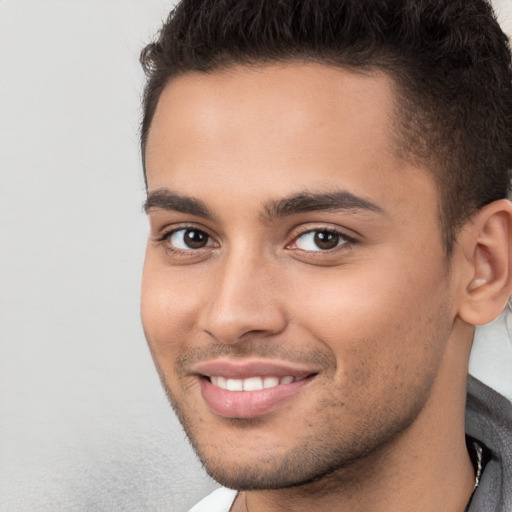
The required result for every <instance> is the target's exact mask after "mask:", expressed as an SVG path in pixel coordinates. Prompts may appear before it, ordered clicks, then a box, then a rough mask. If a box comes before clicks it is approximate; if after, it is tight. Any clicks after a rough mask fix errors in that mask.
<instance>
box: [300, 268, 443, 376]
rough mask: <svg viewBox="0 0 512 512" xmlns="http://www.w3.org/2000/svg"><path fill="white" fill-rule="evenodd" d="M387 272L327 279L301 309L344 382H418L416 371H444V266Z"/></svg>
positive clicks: (347, 272)
mask: <svg viewBox="0 0 512 512" xmlns="http://www.w3.org/2000/svg"><path fill="white" fill-rule="evenodd" d="M413 261H415V260H413ZM380 268H386V272H382V271H381V270H380ZM380 268H371V267H369V266H365V269H364V272H362V271H360V272H359V271H358V270H357V269H356V268H355V266H354V267H353V268H346V269H339V271H337V272H338V273H337V275H335V276H333V275H332V274H330V275H329V274H328V273H326V274H325V277H320V278H319V279H318V278H317V279H316V282H315V284H314V285H310V286H308V294H304V295H302V299H301V300H300V302H299V303H298V308H300V309H301V312H299V311H298V310H297V311H296V312H295V313H294V315H293V316H294V317H295V318H297V319H299V320H298V321H299V322H300V323H301V326H302V328H303V329H307V330H308V331H310V332H312V333H313V334H314V335H315V338H317V339H319V340H320V341H321V342H322V343H324V344H325V345H327V347H328V349H329V350H330V351H331V352H332V353H333V354H334V357H335V358H336V361H337V365H338V370H337V373H338V375H339V376H340V377H339V378H340V379H343V375H345V377H346V376H347V374H348V373H350V374H351V375H350V376H351V378H354V379H355V378H357V379H359V380H361V379H370V378H373V377H371V376H372V375H373V376H375V375H378V376H379V378H381V379H382V380H385V379H396V377H394V374H396V373H399V374H405V373H407V374H410V378H411V379H412V378H413V374H414V372H416V371H419V372H420V373H421V372H422V371H425V372H428V371H431V370H432V368H433V367H434V366H436V365H437V363H438V360H439V357H440V354H441V353H442V350H443V346H444V342H445V340H446V338H447V335H448V334H449V330H450V325H451V322H450V313H449V308H448V306H447V303H448V300H447V296H448V291H447V284H446V273H445V271H444V267H439V268H438V267H435V266H434V268H432V266H430V267H426V268H430V269H431V271H430V272H421V271H418V270H417V269H414V268H411V269H410V271H407V267H406V266H401V265H392V264H390V263H388V264H383V265H382V266H381V267H380ZM436 269H437V270H436ZM436 272H437V275H436Z"/></svg>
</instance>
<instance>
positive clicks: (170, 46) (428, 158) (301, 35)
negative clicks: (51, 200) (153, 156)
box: [141, 0, 512, 253]
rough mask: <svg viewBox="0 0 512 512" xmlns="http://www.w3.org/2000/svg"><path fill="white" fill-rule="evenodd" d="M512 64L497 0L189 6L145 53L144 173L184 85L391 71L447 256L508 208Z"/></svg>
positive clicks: (187, 0) (185, 3) (402, 139)
mask: <svg viewBox="0 0 512 512" xmlns="http://www.w3.org/2000/svg"><path fill="white" fill-rule="evenodd" d="M510 59H511V56H510V47H509V45H508V38H507V37H506V35H505V34H504V33H503V32H502V30H501V29H500V27H499V24H498V22H497V21H496V18H495V15H494V12H493V10H492V7H491V5H490V3H489V2H488V1H487V0H393V1H389V0H182V1H181V3H180V4H179V5H178V6H177V7H176V8H175V9H174V10H173V11H172V12H171V13H170V15H169V18H168V19H167V22H166V23H165V24H164V26H163V27H162V29H161V31H160V33H159V36H158V38H157V40H156V41H155V42H153V43H151V44H149V45H148V46H146V48H144V50H143V51H142V54H141V62H142V65H143V67H144V70H145V72H146V74H147V77H148V81H147V84H146V88H145V91H144V99H143V108H144V114H143V121H142V128H141V148H142V158H143V165H144V159H145V146H146V140H147V136H148V132H149V128H150V125H151V121H152V118H153V115H154V112H155V109H156V106H157V103H158V99H159V97H160V94H161V92H162V90H163V89H164V87H165V86H166V84H167V83H168V81H169V80H170V79H171V78H173V77H175V76H177V75H179V74H182V73H186V72H188V71H200V72H210V71H215V70H220V69H223V68H226V67H230V66H234V65H254V64H261V63H272V62H282V61H294V60H300V61H304V60H305V61H314V62H320V63H325V64H327V65H333V66H339V67H343V68H346V69H353V70H359V71H362V72H365V71H374V70H377V71H383V72H385V73H386V74H388V75H389V76H390V77H391V78H392V79H393V80H394V83H395V85H396V90H397V105H398V108H397V115H396V116H395V119H394V123H395V128H396V130H395V134H396V142H397V144H396V147H397V149H398V151H399V152H400V153H401V154H402V155H403V156H404V157H406V158H413V159H416V160H419V161H421V162H423V163H425V164H426V165H427V166H428V167H429V169H431V170H432V171H433V172H434V174H435V176H436V180H437V184H438V187H439V193H440V206H441V208H440V219H441V226H442V232H443V236H444V239H445V244H446V247H447V249H448V253H449V252H450V251H451V247H452V244H453V241H454V239H455V233H456V231H457V229H458V228H459V227H460V226H461V225H462V224H463V223H464V221H466V220H467V219H468V218H469V216H470V215H471V214H472V213H473V212H474V211H475V210H476V209H479V208H481V207H482V206H484V205H486V204H488V203H490V202H492V201H494V200H497V199H501V198H504V197H507V193H508V189H509V184H510V180H509V171H510V170H511V168H512V91H511V86H512V75H511V61H510Z"/></svg>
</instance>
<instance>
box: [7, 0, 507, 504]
mask: <svg viewBox="0 0 512 512" xmlns="http://www.w3.org/2000/svg"><path fill="white" fill-rule="evenodd" d="M498 4H499V9H500V10H501V12H502V18H503V20H504V26H505V27H506V28H507V29H509V32H512V30H510V29H511V28H512V0H501V2H496V5H498ZM171 5H172V4H171V2H164V1H163V0H0V511H1V512H8V511H9V512H11V511H12V512H25V511H30V512H34V511H45V512H48V511H52V512H61V511H77V512H79V511H109V512H112V511H114V512H115V511H125V510H126V511H145V510H147V511H164V510H165V511H166V512H182V511H185V510H187V509H188V507H189V506H190V505H192V504H193V503H194V502H196V501H197V500H198V499H199V497H200V496H203V495H205V494H207V493H208V492H209V490H210V489H212V488H213V486H214V484H213V483H212V482H211V481H210V480H209V479H208V478H207V477H206V476H205V475H204V474H203V472H202V471H201V468H200V465H199V463H198V462H197V461H196V459H195V456H194V455H193V454H192V452H191V450H190V448H189V446H188V443H187V442H186V441H185V437H184V434H183V432H182V431H181V428H180V427H179V425H178V423H177V420H176V419H175V417H174V415H173V413H172V412H171V410H170V407H169V405H168V403H167V400H166V398H165V397H164V393H163V391H162V390H161V387H160V384H159V382H158V379H157V376H156V372H155V370H154V368H153V364H152V361H151V359H150V356H149V353H148V350H147V348H146V345H145V341H144V336H143V333H142V329H141V325H140V320H139V282H140V273H141V267H142V260H143V253H144V245H145V238H146V234H147V228H146V221H145V219H144V216H143V214H142V210H141V205H142V201H143V199H144V190H143V180H142V176H141V167H140V155H139V149H138V140H137V138H138V124H139V118H140V107H139V104H140V93H141V89H142V83H143V75H142V71H141V70H140V66H139V64H138V54H139V51H140V49H141V48H142V46H143V45H144V44H145V43H146V42H148V41H149V39H150V38H151V37H152V36H153V35H154V33H155V31H156V30H157V28H158V26H159V25H160V21H161V19H162V18H164V17H165V16H166V15H167V12H168V11H169V9H170V7H171Z"/></svg>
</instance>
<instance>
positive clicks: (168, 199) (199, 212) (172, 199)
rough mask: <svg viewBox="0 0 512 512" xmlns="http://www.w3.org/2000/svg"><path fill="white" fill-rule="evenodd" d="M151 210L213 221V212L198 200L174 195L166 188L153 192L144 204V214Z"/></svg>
mask: <svg viewBox="0 0 512 512" xmlns="http://www.w3.org/2000/svg"><path fill="white" fill-rule="evenodd" d="M152 210H166V211H174V212H180V213H187V214H190V215H196V216H198V217H203V218H205V219H214V218H215V215H214V214H213V212H212V211H211V210H210V209H209V208H208V207H207V206H206V205H205V204H204V203H203V202H202V201H200V200H198V199H195V198H193V197H188V196H182V195H180V194H176V193H175V192H172V191H171V190H169V189H167V188H160V189H157V190H153V191H152V192H150V193H149V194H148V197H147V199H146V201H145V202H144V211H145V212H146V213H149V212H151V211H152Z"/></svg>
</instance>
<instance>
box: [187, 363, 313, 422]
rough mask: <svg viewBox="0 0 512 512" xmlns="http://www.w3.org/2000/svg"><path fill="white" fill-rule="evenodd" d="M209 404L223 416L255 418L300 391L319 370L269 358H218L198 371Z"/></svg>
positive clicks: (215, 411)
mask: <svg viewBox="0 0 512 512" xmlns="http://www.w3.org/2000/svg"><path fill="white" fill-rule="evenodd" d="M196 375H197V376H198V378H199V381H200V386H201V395H202V397H203V399H204V401H205V402H206V405H207V406H208V408H209V409H210V411H211V412H213V413H214V414H215V415H217V416H221V417H223V418H256V417H259V416H262V415H265V414H268V413H270V412H272V411H275V410H276V409H277V408H279V407H280V406H282V405H284V403H285V402H287V401H289V400H291V399H292V398H294V397H296V396H297V395H299V394H300V392H301V391H302V389H303V388H304V387H305V386H307V385H308V384H309V383H310V382H311V381H312V380H313V379H314V378H315V377H316V376H317V375H318V372H317V371H311V370H307V369H303V368H294V367H290V366H287V365H279V364H271V363H268V362H242V363H234V362H230V361H217V362H214V363H209V364H205V365H203V366H202V367H201V368H200V371H198V373H196Z"/></svg>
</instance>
